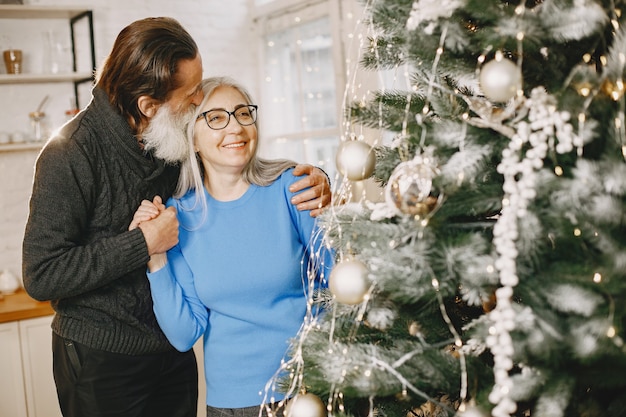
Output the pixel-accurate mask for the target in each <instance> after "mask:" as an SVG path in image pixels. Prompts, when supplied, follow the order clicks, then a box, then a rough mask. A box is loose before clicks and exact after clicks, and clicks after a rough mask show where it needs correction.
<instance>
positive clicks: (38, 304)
mask: <svg viewBox="0 0 626 417" xmlns="http://www.w3.org/2000/svg"><path fill="white" fill-rule="evenodd" d="M51 314H54V310H53V309H52V306H51V305H50V303H49V302H48V301H37V300H33V299H32V298H30V296H29V295H28V294H26V291H24V290H23V289H20V290H18V291H17V292H16V293H15V294H9V295H7V294H4V295H3V298H2V297H0V323H6V322H9V321H16V320H23V319H32V318H35V317H42V316H49V315H51Z"/></svg>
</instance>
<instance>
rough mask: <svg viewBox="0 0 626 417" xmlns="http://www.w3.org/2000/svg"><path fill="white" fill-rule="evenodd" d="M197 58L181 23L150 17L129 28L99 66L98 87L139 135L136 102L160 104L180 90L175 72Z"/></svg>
mask: <svg viewBox="0 0 626 417" xmlns="http://www.w3.org/2000/svg"><path fill="white" fill-rule="evenodd" d="M197 55H198V46H197V45H196V42H195V41H194V40H193V38H192V37H191V35H190V34H189V33H188V32H187V31H186V30H185V29H184V28H183V27H182V26H181V24H180V23H179V22H178V21H177V20H175V19H172V18H169V17H150V18H146V19H142V20H137V21H135V22H133V23H131V24H130V25H128V26H126V27H125V28H124V29H122V31H121V32H120V33H119V35H118V36H117V39H116V40H115V43H114V44H113V48H112V50H111V53H110V54H109V56H108V57H107V58H106V60H105V61H104V63H103V64H102V66H101V67H100V69H99V71H98V74H97V76H96V86H97V87H99V88H101V89H102V90H104V91H105V92H106V94H107V95H108V96H109V100H110V102H111V104H112V105H113V106H114V107H115V108H117V109H118V110H119V112H120V113H121V114H122V116H124V117H125V118H126V119H127V120H128V121H129V123H130V125H131V128H132V129H133V131H134V132H135V133H137V132H136V131H137V129H138V127H139V126H140V125H141V121H142V119H143V115H142V113H141V111H140V110H139V107H138V105H137V101H138V99H139V97H141V96H144V95H145V96H149V97H151V98H153V99H155V100H158V101H160V102H164V101H166V100H167V99H168V97H169V94H170V93H171V92H172V91H174V90H175V89H176V88H178V87H180V82H181V80H177V78H176V76H175V75H176V71H177V69H178V63H179V62H180V61H181V60H191V59H194V58H195V57H196V56H197Z"/></svg>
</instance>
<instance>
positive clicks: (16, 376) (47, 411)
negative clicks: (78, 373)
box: [0, 316, 61, 417]
mask: <svg viewBox="0 0 626 417" xmlns="http://www.w3.org/2000/svg"><path fill="white" fill-rule="evenodd" d="M51 321H52V316H44V317H39V318H34V319H27V320H19V321H13V322H8V323H2V324H0V375H2V378H0V416H3V417H4V416H7V417H9V416H11V417H61V411H60V410H59V405H58V401H57V397H56V388H55V385H54V377H53V376H52V330H51V329H50V323H51Z"/></svg>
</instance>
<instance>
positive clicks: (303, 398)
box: [285, 393, 326, 417]
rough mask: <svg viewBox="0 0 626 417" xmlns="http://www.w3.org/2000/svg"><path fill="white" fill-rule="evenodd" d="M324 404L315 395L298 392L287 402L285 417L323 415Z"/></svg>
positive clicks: (324, 410)
mask: <svg viewBox="0 0 626 417" xmlns="http://www.w3.org/2000/svg"><path fill="white" fill-rule="evenodd" d="M325 416H326V406H325V405H324V403H323V402H322V400H320V398H319V397H318V396H317V395H314V394H311V393H306V394H298V395H296V396H295V397H293V398H292V399H291V400H289V402H288V403H287V406H286V407H285V417H325Z"/></svg>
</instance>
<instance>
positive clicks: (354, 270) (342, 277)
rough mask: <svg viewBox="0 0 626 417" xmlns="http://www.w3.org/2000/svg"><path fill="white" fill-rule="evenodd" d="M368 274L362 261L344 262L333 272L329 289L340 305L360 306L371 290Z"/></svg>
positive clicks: (329, 281)
mask: <svg viewBox="0 0 626 417" xmlns="http://www.w3.org/2000/svg"><path fill="white" fill-rule="evenodd" d="M368 273H369V271H368V270H367V267H366V266H365V265H364V264H363V263H362V262H361V261H358V260H356V259H353V260H348V261H343V262H341V263H339V264H337V265H335V267H334V268H333V270H332V271H331V273H330V277H329V278H328V288H330V291H331V292H332V293H333V295H334V296H335V299H336V300H337V301H339V302H340V303H343V304H349V305H354V304H359V303H361V302H363V298H364V297H365V294H367V290H368V289H369V279H368V277H367V275H368Z"/></svg>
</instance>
